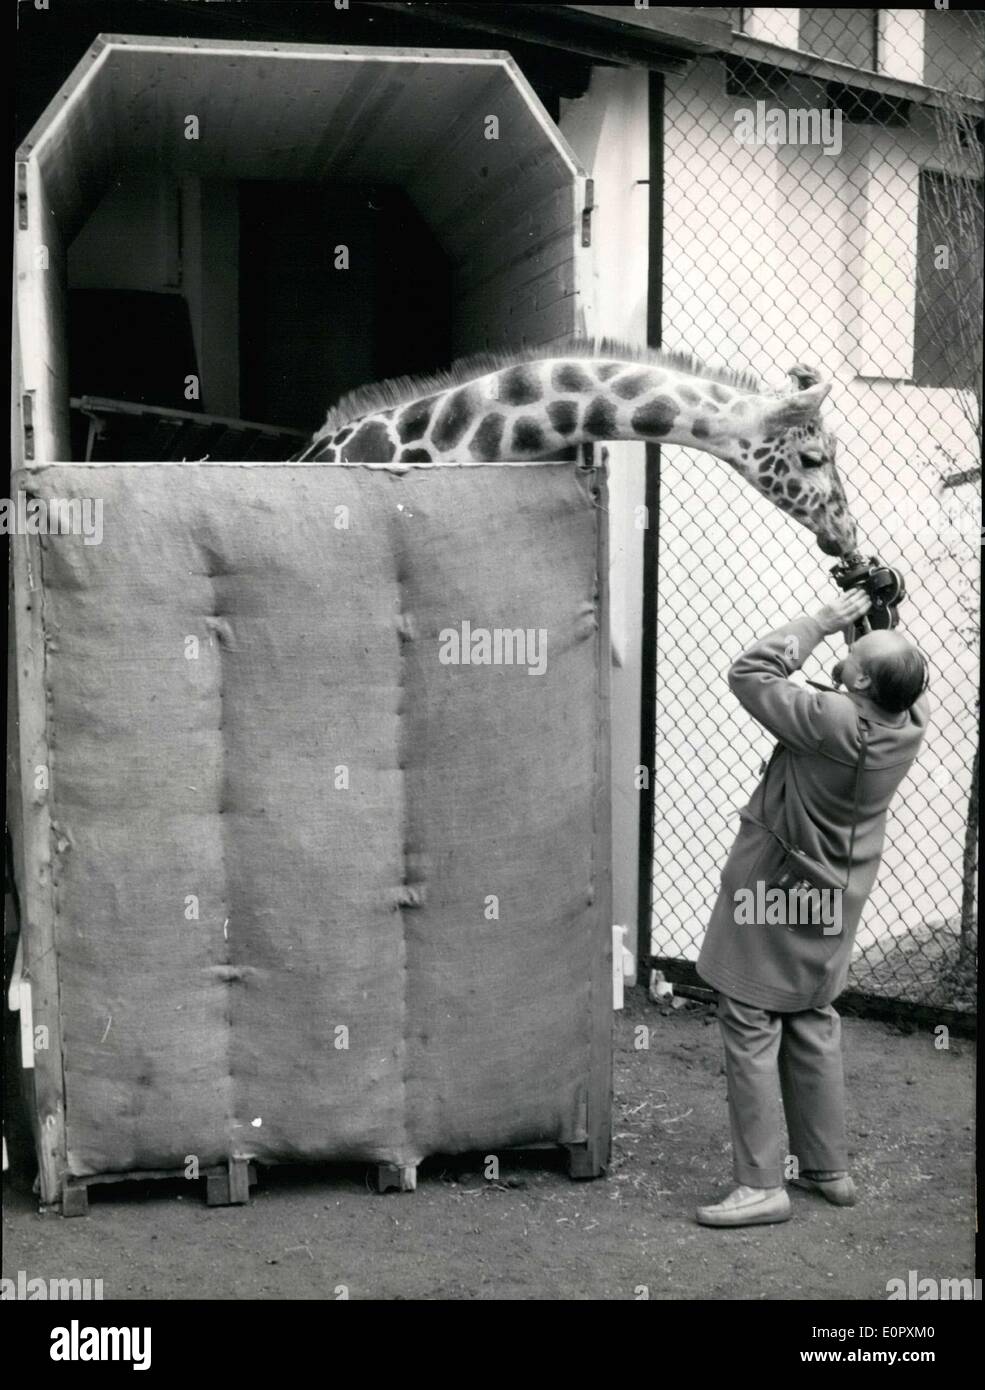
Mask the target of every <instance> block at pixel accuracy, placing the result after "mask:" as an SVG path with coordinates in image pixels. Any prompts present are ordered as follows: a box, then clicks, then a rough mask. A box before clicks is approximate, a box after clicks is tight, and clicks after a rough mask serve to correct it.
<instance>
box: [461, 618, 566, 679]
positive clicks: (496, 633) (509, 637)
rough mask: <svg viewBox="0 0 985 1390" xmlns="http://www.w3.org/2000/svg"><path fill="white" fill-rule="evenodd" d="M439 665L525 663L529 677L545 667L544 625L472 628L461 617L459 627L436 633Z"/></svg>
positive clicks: (513, 664)
mask: <svg viewBox="0 0 985 1390" xmlns="http://www.w3.org/2000/svg"><path fill="white" fill-rule="evenodd" d="M438 641H439V643H440V646H439V648H438V660H439V661H440V662H441V664H442V666H526V667H527V675H528V676H542V675H543V674H544V672H545V671H546V670H547V629H546V628H545V627H526V628H524V627H493V628H488V627H475V628H474V627H473V626H472V624H471V622H470V621H469V619H468V618H464V619H463V620H462V622H461V624H460V625H459V627H458V628H454V627H445V628H442V629H441V631H440V632H439V633H438Z"/></svg>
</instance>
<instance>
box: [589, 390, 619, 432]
mask: <svg viewBox="0 0 985 1390" xmlns="http://www.w3.org/2000/svg"><path fill="white" fill-rule="evenodd" d="M582 426H583V428H584V430H585V433H586V434H593V435H594V436H595V438H596V439H611V438H612V436H613V434H614V433H615V429H616V412H615V410H614V408H613V407H612V405H611V404H610V403H609V402H608V401H606V400H601V399H599V400H595V401H592V403H591V405H590V406H589V407H588V409H587V410H586V411H585V418H584V420H583V421H582Z"/></svg>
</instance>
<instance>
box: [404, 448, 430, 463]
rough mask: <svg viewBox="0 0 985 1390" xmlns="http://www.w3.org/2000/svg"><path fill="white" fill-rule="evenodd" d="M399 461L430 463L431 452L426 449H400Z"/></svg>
mask: <svg viewBox="0 0 985 1390" xmlns="http://www.w3.org/2000/svg"><path fill="white" fill-rule="evenodd" d="M398 462H399V463H430V462H431V453H430V450H428V449H401V451H400V458H399V459H398Z"/></svg>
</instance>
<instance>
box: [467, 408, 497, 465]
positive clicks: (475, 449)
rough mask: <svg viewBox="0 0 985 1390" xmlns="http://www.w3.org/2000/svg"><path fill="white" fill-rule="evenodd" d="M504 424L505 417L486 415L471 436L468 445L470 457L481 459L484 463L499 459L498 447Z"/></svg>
mask: <svg viewBox="0 0 985 1390" xmlns="http://www.w3.org/2000/svg"><path fill="white" fill-rule="evenodd" d="M505 424H506V416H505V415H498V414H494V415H487V416H486V417H485V419H484V420H481V421H480V422H479V428H478V429H477V430H476V432H475V434H474V435H473V436H472V442H471V444H470V445H469V449H470V451H471V454H472V457H473V458H474V459H481V460H482V462H484V463H492V462H493V461H494V460H496V459H498V458H499V456H500V455H499V446H500V444H501V443H502V440H503V426H504V425H505Z"/></svg>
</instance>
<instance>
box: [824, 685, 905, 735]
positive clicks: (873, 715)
mask: <svg viewBox="0 0 985 1390" xmlns="http://www.w3.org/2000/svg"><path fill="white" fill-rule="evenodd" d="M807 684H808V685H812V686H813V687H814V689H815V690H825V691H827V692H828V693H829V694H831V695H844V696H847V698H848V699H849V700H851V702H852V704H853V705H854V706H855V708H856V709H857V710H858V712H859V714H860V715H861V716H862V718H863V719H867V720H868V721H869V723H870V724H884V725H885V726H886V727H887V728H888V729H902V728H903V726H904V724H906V722H907V715H908V711H906V710H904V711H903V713H902V714H890V713H889V711H888V710H885V709H883V708H882V707H881V706H880V705H877V704H876V703H875V702H874V701H873V700H870V699H868V698H867V697H866V696H865V695H856V694H855V693H854V691H851V690H839V689H838V688H837V686H834V685H821V684H820V682H819V681H808V682H807Z"/></svg>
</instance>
